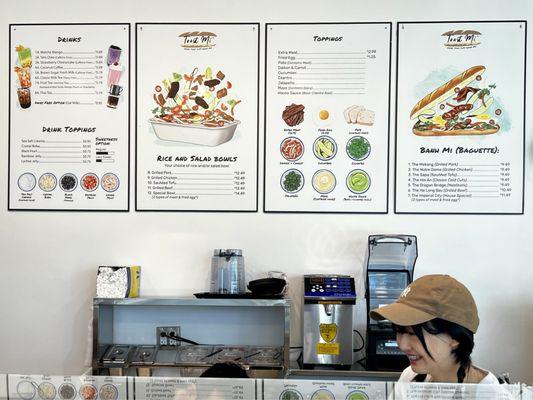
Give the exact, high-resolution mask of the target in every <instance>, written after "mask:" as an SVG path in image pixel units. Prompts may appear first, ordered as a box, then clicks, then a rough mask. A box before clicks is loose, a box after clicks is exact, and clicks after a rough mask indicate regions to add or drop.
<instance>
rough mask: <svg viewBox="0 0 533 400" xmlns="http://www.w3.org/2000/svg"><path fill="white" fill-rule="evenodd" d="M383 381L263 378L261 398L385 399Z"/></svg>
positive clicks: (385, 386)
mask: <svg viewBox="0 0 533 400" xmlns="http://www.w3.org/2000/svg"><path fill="white" fill-rule="evenodd" d="M386 398H387V384H386V383H385V382H357V381H333V380H332V381H314V380H282V379H265V380H264V381H263V400H335V399H343V400H385V399H386Z"/></svg>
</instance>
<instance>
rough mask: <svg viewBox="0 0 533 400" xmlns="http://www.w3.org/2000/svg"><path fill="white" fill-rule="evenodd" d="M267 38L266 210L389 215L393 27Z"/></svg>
mask: <svg viewBox="0 0 533 400" xmlns="http://www.w3.org/2000/svg"><path fill="white" fill-rule="evenodd" d="M266 32H267V46H266V48H267V50H266V68H265V74H266V94H265V96H266V101H265V103H266V104H265V181H264V184H265V203H264V209H265V212H353V213H357V212H360V213H386V212H387V208H388V202H387V191H388V172H387V171H388V149H389V141H388V139H389V106H390V103H389V98H390V52H391V24H390V23H339V24H334V23H332V24H267V25H266Z"/></svg>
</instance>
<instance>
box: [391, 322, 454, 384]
mask: <svg viewBox="0 0 533 400" xmlns="http://www.w3.org/2000/svg"><path fill="white" fill-rule="evenodd" d="M422 333H423V335H424V339H425V341H426V345H427V348H428V350H429V352H430V353H431V356H430V355H429V354H428V353H427V352H426V350H425V349H424V346H423V345H422V343H421V342H420V340H419V339H418V337H417V336H416V335H415V333H414V331H413V329H412V328H411V327H406V328H405V332H403V333H402V332H398V333H397V334H396V341H397V342H398V347H399V348H400V350H402V351H403V352H404V353H405V355H406V356H407V357H408V358H409V362H410V364H411V368H412V369H413V371H414V372H416V373H417V374H429V375H433V376H435V375H442V372H446V371H450V370H453V369H454V368H455V367H456V365H457V361H456V360H455V356H454V355H453V354H452V351H453V350H454V349H455V348H456V347H457V345H458V344H459V343H458V342H457V341H456V340H454V339H452V338H451V336H450V335H448V334H446V333H440V334H438V335H432V334H431V333H428V332H426V331H425V330H424V329H422Z"/></svg>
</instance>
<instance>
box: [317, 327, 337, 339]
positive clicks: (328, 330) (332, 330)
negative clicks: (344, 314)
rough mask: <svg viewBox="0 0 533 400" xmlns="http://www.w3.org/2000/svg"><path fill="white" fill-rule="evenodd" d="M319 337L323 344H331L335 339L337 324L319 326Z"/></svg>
mask: <svg viewBox="0 0 533 400" xmlns="http://www.w3.org/2000/svg"><path fill="white" fill-rule="evenodd" d="M319 329H320V337H321V338H322V339H324V341H325V342H327V343H331V342H333V340H334V339H335V338H336V337H337V324H320V325H319Z"/></svg>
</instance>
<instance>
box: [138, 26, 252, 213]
mask: <svg viewBox="0 0 533 400" xmlns="http://www.w3.org/2000/svg"><path fill="white" fill-rule="evenodd" d="M139 25H255V26H256V27H257V110H256V117H257V118H256V121H257V122H256V125H257V126H256V136H257V138H256V167H255V169H256V173H255V209H253V210H252V209H250V210H215V209H212V210H203V209H195V210H180V209H145V208H143V209H139V205H138V198H137V185H138V175H137V173H138V157H137V154H138V153H137V150H138V147H137V146H138V140H137V138H138V129H137V128H138V109H137V105H138V101H137V96H136V97H135V175H134V177H135V190H134V191H135V211H136V212H188V213H198V212H208V213H257V212H258V210H259V107H260V77H261V70H260V67H261V24H260V23H259V22H195V21H193V22H136V23H135V93H137V83H138V75H139V74H138V70H137V64H138V62H137V61H138V57H137V51H138V48H137V46H138V41H137V33H138V29H137V28H138V26H139Z"/></svg>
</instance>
